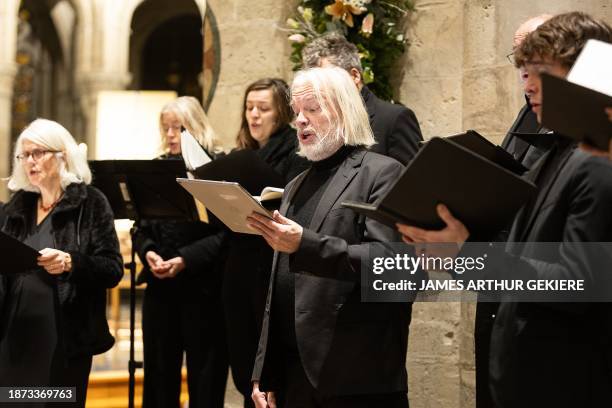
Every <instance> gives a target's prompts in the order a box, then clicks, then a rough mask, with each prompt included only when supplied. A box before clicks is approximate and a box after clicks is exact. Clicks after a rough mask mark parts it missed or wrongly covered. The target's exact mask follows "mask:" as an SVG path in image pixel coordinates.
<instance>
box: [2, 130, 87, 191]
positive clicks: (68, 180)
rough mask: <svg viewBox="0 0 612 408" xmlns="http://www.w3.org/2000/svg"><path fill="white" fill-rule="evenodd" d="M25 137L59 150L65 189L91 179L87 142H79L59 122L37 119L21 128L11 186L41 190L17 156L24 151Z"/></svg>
mask: <svg viewBox="0 0 612 408" xmlns="http://www.w3.org/2000/svg"><path fill="white" fill-rule="evenodd" d="M24 140H27V141H30V142H32V143H36V144H37V145H40V146H43V147H45V148H47V149H49V150H52V151H55V152H57V153H55V158H56V160H58V163H59V173H60V185H61V188H62V190H66V187H68V185H70V184H72V183H85V184H90V183H91V170H89V165H88V164H87V145H85V144H84V143H81V144H80V145H77V143H76V141H75V140H74V138H73V137H72V135H71V134H70V132H68V130H66V128H65V127H63V126H62V125H60V124H59V123H57V122H54V121H52V120H47V119H36V120H35V121H33V122H32V123H30V124H29V125H28V127H26V128H25V129H24V130H23V131H22V132H21V134H20V135H19V138H17V142H16V143H15V150H14V153H13V172H12V174H11V177H10V178H9V182H8V188H9V189H10V190H12V191H18V190H26V191H33V192H37V193H38V192H40V189H39V188H38V187H36V186H33V185H32V184H30V180H29V179H28V175H27V174H26V172H25V169H24V168H23V165H22V164H21V163H20V162H19V159H17V156H18V155H20V154H21V153H22V151H23V141H24ZM62 158H63V160H61V159H62Z"/></svg>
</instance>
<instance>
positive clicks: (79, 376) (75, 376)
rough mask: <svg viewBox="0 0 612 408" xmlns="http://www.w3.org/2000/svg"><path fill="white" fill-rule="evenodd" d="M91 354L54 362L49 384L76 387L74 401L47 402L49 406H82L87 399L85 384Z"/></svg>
mask: <svg viewBox="0 0 612 408" xmlns="http://www.w3.org/2000/svg"><path fill="white" fill-rule="evenodd" d="M91 360H92V357H91V356H85V357H79V358H76V359H70V360H67V361H64V360H63V359H58V360H56V361H55V362H54V364H53V368H52V371H51V384H52V386H54V387H76V402H66V403H58V402H54V403H49V404H48V406H49V407H58V408H64V407H65V408H83V407H85V401H86V400H87V384H88V383H89V373H90V371H91Z"/></svg>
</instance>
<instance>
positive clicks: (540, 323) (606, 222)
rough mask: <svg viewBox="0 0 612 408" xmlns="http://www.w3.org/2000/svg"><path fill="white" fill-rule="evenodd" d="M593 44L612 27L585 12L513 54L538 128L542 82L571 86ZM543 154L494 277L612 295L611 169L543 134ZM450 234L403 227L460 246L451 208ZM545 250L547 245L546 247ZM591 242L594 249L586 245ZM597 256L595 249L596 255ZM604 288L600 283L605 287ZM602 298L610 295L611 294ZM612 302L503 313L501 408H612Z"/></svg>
mask: <svg viewBox="0 0 612 408" xmlns="http://www.w3.org/2000/svg"><path fill="white" fill-rule="evenodd" d="M589 39H597V40H600V41H605V42H612V28H611V27H610V26H609V25H608V24H606V23H605V22H603V21H600V20H595V19H593V18H592V17H590V16H588V15H586V14H584V13H581V12H572V13H566V14H560V15H558V16H555V17H553V18H551V19H550V20H548V21H547V22H545V23H543V24H542V25H540V26H539V27H538V28H537V29H536V30H535V31H534V32H532V33H531V34H529V35H528V36H527V37H526V38H525V40H524V42H523V43H522V44H521V46H520V47H519V48H518V49H517V51H516V53H515V61H516V66H517V67H519V68H522V69H524V70H525V71H526V73H527V78H526V81H525V83H524V89H525V94H526V95H527V96H528V98H529V102H530V104H531V106H532V110H533V112H534V113H535V114H536V116H537V118H538V122H539V123H541V108H542V82H541V77H540V75H541V73H542V72H546V73H549V74H551V75H557V76H560V77H565V76H566V75H567V73H568V71H569V69H570V67H571V66H572V64H573V63H574V62H575V60H576V58H577V57H578V54H579V53H580V51H581V50H582V48H583V47H584V45H585V43H586V41H587V40H589ZM545 136H546V138H547V140H548V144H547V146H546V149H545V152H544V154H543V155H542V156H541V157H540V158H539V159H538V161H537V162H536V163H534V165H533V167H532V168H531V170H530V171H529V173H528V174H527V175H526V177H527V178H528V179H530V180H531V181H533V182H534V183H535V184H536V186H537V187H538V192H537V194H536V196H535V197H534V198H533V199H531V200H530V201H528V202H527V203H526V204H525V206H524V207H523V208H522V209H521V210H520V211H519V213H518V214H517V216H516V217H515V219H514V222H513V225H512V228H511V230H510V235H509V238H508V242H507V243H505V244H500V243H490V246H489V247H488V249H487V250H488V264H487V276H486V277H487V278H494V279H508V278H510V277H513V276H514V277H516V276H517V274H519V272H518V271H520V276H521V277H523V278H525V279H548V280H559V279H570V280H571V279H582V280H584V282H585V285H586V286H587V287H589V286H596V287H598V288H599V287H601V286H603V287H604V288H605V290H607V291H608V292H609V291H610V288H609V287H607V285H608V284H609V283H608V282H609V279H608V276H609V272H610V271H609V270H605V269H602V268H601V265H605V264H606V262H607V263H608V265H610V264H612V259H611V256H610V254H609V253H608V252H607V251H606V250H605V249H603V250H602V247H600V246H598V245H599V244H597V243H601V242H612V211H611V210H610V209H611V208H612V165H611V164H610V163H609V162H608V161H607V160H605V159H603V158H599V157H593V156H590V155H588V154H586V153H584V152H582V151H581V150H579V149H576V145H575V144H574V143H573V142H572V141H571V140H570V139H566V138H562V137H560V136H558V135H556V134H554V133H551V134H547V135H545ZM438 213H439V216H440V218H442V219H443V220H444V221H445V223H446V227H445V228H443V229H442V230H439V231H425V230H422V229H420V228H415V227H410V226H406V225H402V226H400V227H399V229H400V231H401V232H402V234H403V235H404V239H405V240H406V241H410V242H420V243H434V242H455V243H457V244H459V247H461V248H462V249H461V252H462V253H461V255H462V256H465V255H468V256H469V255H472V254H470V253H469V249H470V247H471V246H470V245H466V246H465V247H462V245H463V243H465V241H466V240H467V238H468V237H469V235H470V232H469V231H468V229H467V228H466V227H465V225H463V223H462V222H461V221H459V220H458V219H456V218H454V217H453V216H452V214H451V213H450V211H449V210H448V209H447V208H446V207H445V206H442V205H441V206H440V207H439V208H438ZM543 243H546V244H543ZM587 243H595V244H592V245H589V244H587ZM593 248H595V249H593ZM602 281H603V284H602ZM605 290H604V291H605ZM610 309H611V304H610V303H570V302H566V303H559V302H548V303H533V302H532V303H527V302H522V303H517V302H502V303H501V304H500V307H499V310H498V313H497V316H496V318H495V323H494V327H493V333H492V336H491V354H490V356H491V358H490V364H489V370H490V386H491V392H492V395H493V398H494V402H495V406H496V407H497V408H516V407H521V408H524V407H525V408H530V407H555V408H566V407H567V408H570V407H571V408H575V407H581V408H585V407H589V408H599V407H609V406H612V317H611V316H612V313H611V310H610Z"/></svg>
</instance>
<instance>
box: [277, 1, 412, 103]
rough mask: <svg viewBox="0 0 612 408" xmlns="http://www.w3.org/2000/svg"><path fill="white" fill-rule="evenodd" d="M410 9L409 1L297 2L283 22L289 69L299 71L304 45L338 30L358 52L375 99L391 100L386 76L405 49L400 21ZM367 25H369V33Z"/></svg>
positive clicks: (389, 74) (366, 81)
mask: <svg viewBox="0 0 612 408" xmlns="http://www.w3.org/2000/svg"><path fill="white" fill-rule="evenodd" d="M326 7H328V8H327V11H326ZM410 10H413V0H385V1H383V0H301V1H299V3H298V7H297V10H296V14H295V15H294V17H292V18H290V19H288V20H287V28H288V31H289V32H290V33H291V35H290V36H289V40H290V41H291V46H292V52H291V57H290V59H291V62H293V69H294V70H298V69H300V68H301V66H302V58H301V54H302V49H303V48H304V46H305V45H306V44H307V43H308V42H310V41H311V40H312V39H314V38H316V37H318V36H320V35H323V34H325V33H327V32H330V31H340V32H342V33H343V34H344V36H345V37H346V38H347V39H348V40H349V41H350V42H352V43H354V44H355V45H357V48H358V49H359V51H360V56H361V63H362V65H363V68H364V75H363V77H364V82H365V83H366V84H368V86H369V87H370V88H371V89H372V91H374V93H376V95H378V96H379V97H381V98H383V99H387V100H389V99H392V98H393V89H392V87H391V84H390V76H391V72H392V68H393V66H394V65H395V63H396V62H397V60H398V59H399V58H400V57H401V56H402V54H403V53H404V51H405V49H406V44H407V42H406V38H405V36H404V31H405V30H404V29H405V27H404V25H403V22H404V16H405V15H406V13H407V12H408V11H410ZM372 18H373V21H372V20H371V19H372ZM367 19H370V20H367ZM351 20H352V24H353V26H352V27H350V24H351ZM364 22H365V24H364ZM368 22H370V23H373V24H370V25H371V32H368Z"/></svg>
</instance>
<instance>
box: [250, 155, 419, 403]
mask: <svg viewBox="0 0 612 408" xmlns="http://www.w3.org/2000/svg"><path fill="white" fill-rule="evenodd" d="M401 171H402V166H401V165H400V164H399V163H398V162H396V161H395V160H393V159H390V158H387V157H384V156H381V155H379V154H376V153H372V152H368V151H366V150H364V149H357V150H355V151H354V152H352V153H351V154H350V155H349V157H348V158H347V159H346V160H345V161H344V162H343V163H342V164H341V165H340V168H339V169H338V171H337V172H336V174H335V175H334V176H333V179H332V180H331V182H330V183H329V185H328V187H327V189H326V191H325V192H324V193H323V196H322V198H321V201H320V202H319V205H318V206H317V208H316V210H315V213H314V215H313V218H312V220H311V223H310V225H306V226H304V232H303V235H302V240H301V243H300V247H299V249H298V251H297V252H295V253H294V254H292V255H291V257H290V266H289V267H290V270H291V272H294V273H295V331H296V337H297V346H298V350H299V353H300V356H301V361H302V364H303V366H304V370H305V373H306V375H307V377H308V379H309V380H310V382H311V383H312V385H313V386H314V387H315V388H316V389H317V390H318V391H319V392H320V393H322V394H324V395H353V394H374V393H388V392H396V391H406V390H407V374H406V367H405V366H406V349H407V341H408V326H409V323H410V313H411V306H412V305H411V304H409V303H362V302H361V301H360V284H359V283H360V280H361V278H360V277H361V259H362V257H365V256H368V243H369V242H393V241H395V242H397V241H399V236H398V234H397V232H396V231H395V230H393V229H392V228H389V227H387V226H384V225H382V224H380V223H378V222H376V221H373V220H371V219H369V218H368V219H366V218H364V217H363V216H359V215H358V214H356V213H355V212H353V211H352V210H350V209H347V208H343V207H342V206H341V205H340V203H341V202H342V201H344V200H356V201H362V202H368V203H373V202H374V201H376V200H377V199H379V198H380V197H381V195H382V194H383V193H384V192H385V191H386V190H387V189H388V188H389V186H390V184H391V183H392V182H393V181H394V180H395V179H397V177H399V175H400V173H401ZM305 176H306V172H304V173H302V174H301V175H300V176H298V177H297V178H296V179H295V180H293V181H292V182H291V183H289V184H288V185H287V187H286V189H285V193H284V197H283V202H282V205H281V210H280V211H281V213H283V214H284V213H285V212H286V211H287V208H288V206H289V203H290V202H291V200H292V198H293V197H294V195H295V193H296V191H297V190H298V189H299V188H300V184H301V183H302V181H303V180H304V177H305ZM390 256H392V254H390ZM277 259H278V253H275V255H274V262H273V267H272V276H271V279H270V288H269V291H268V298H267V302H266V309H265V314H264V323H263V328H262V333H261V337H260V341H259V348H258V351H257V358H256V361H255V367H254V372H253V381H260V383H261V387H262V389H268V390H270V389H272V390H274V389H275V388H276V389H278V382H277V381H276V380H277V379H278V378H279V377H282V372H281V371H280V370H281V368H280V367H281V366H282V363H280V362H279V357H278V355H277V354H276V351H275V349H274V342H275V339H274V338H273V336H272V335H271V333H274V330H273V329H272V330H271V327H270V324H271V319H270V313H273V311H271V305H272V304H273V301H272V297H273V296H274V293H273V288H274V280H275V278H276V267H277ZM279 363H280V364H279Z"/></svg>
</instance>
